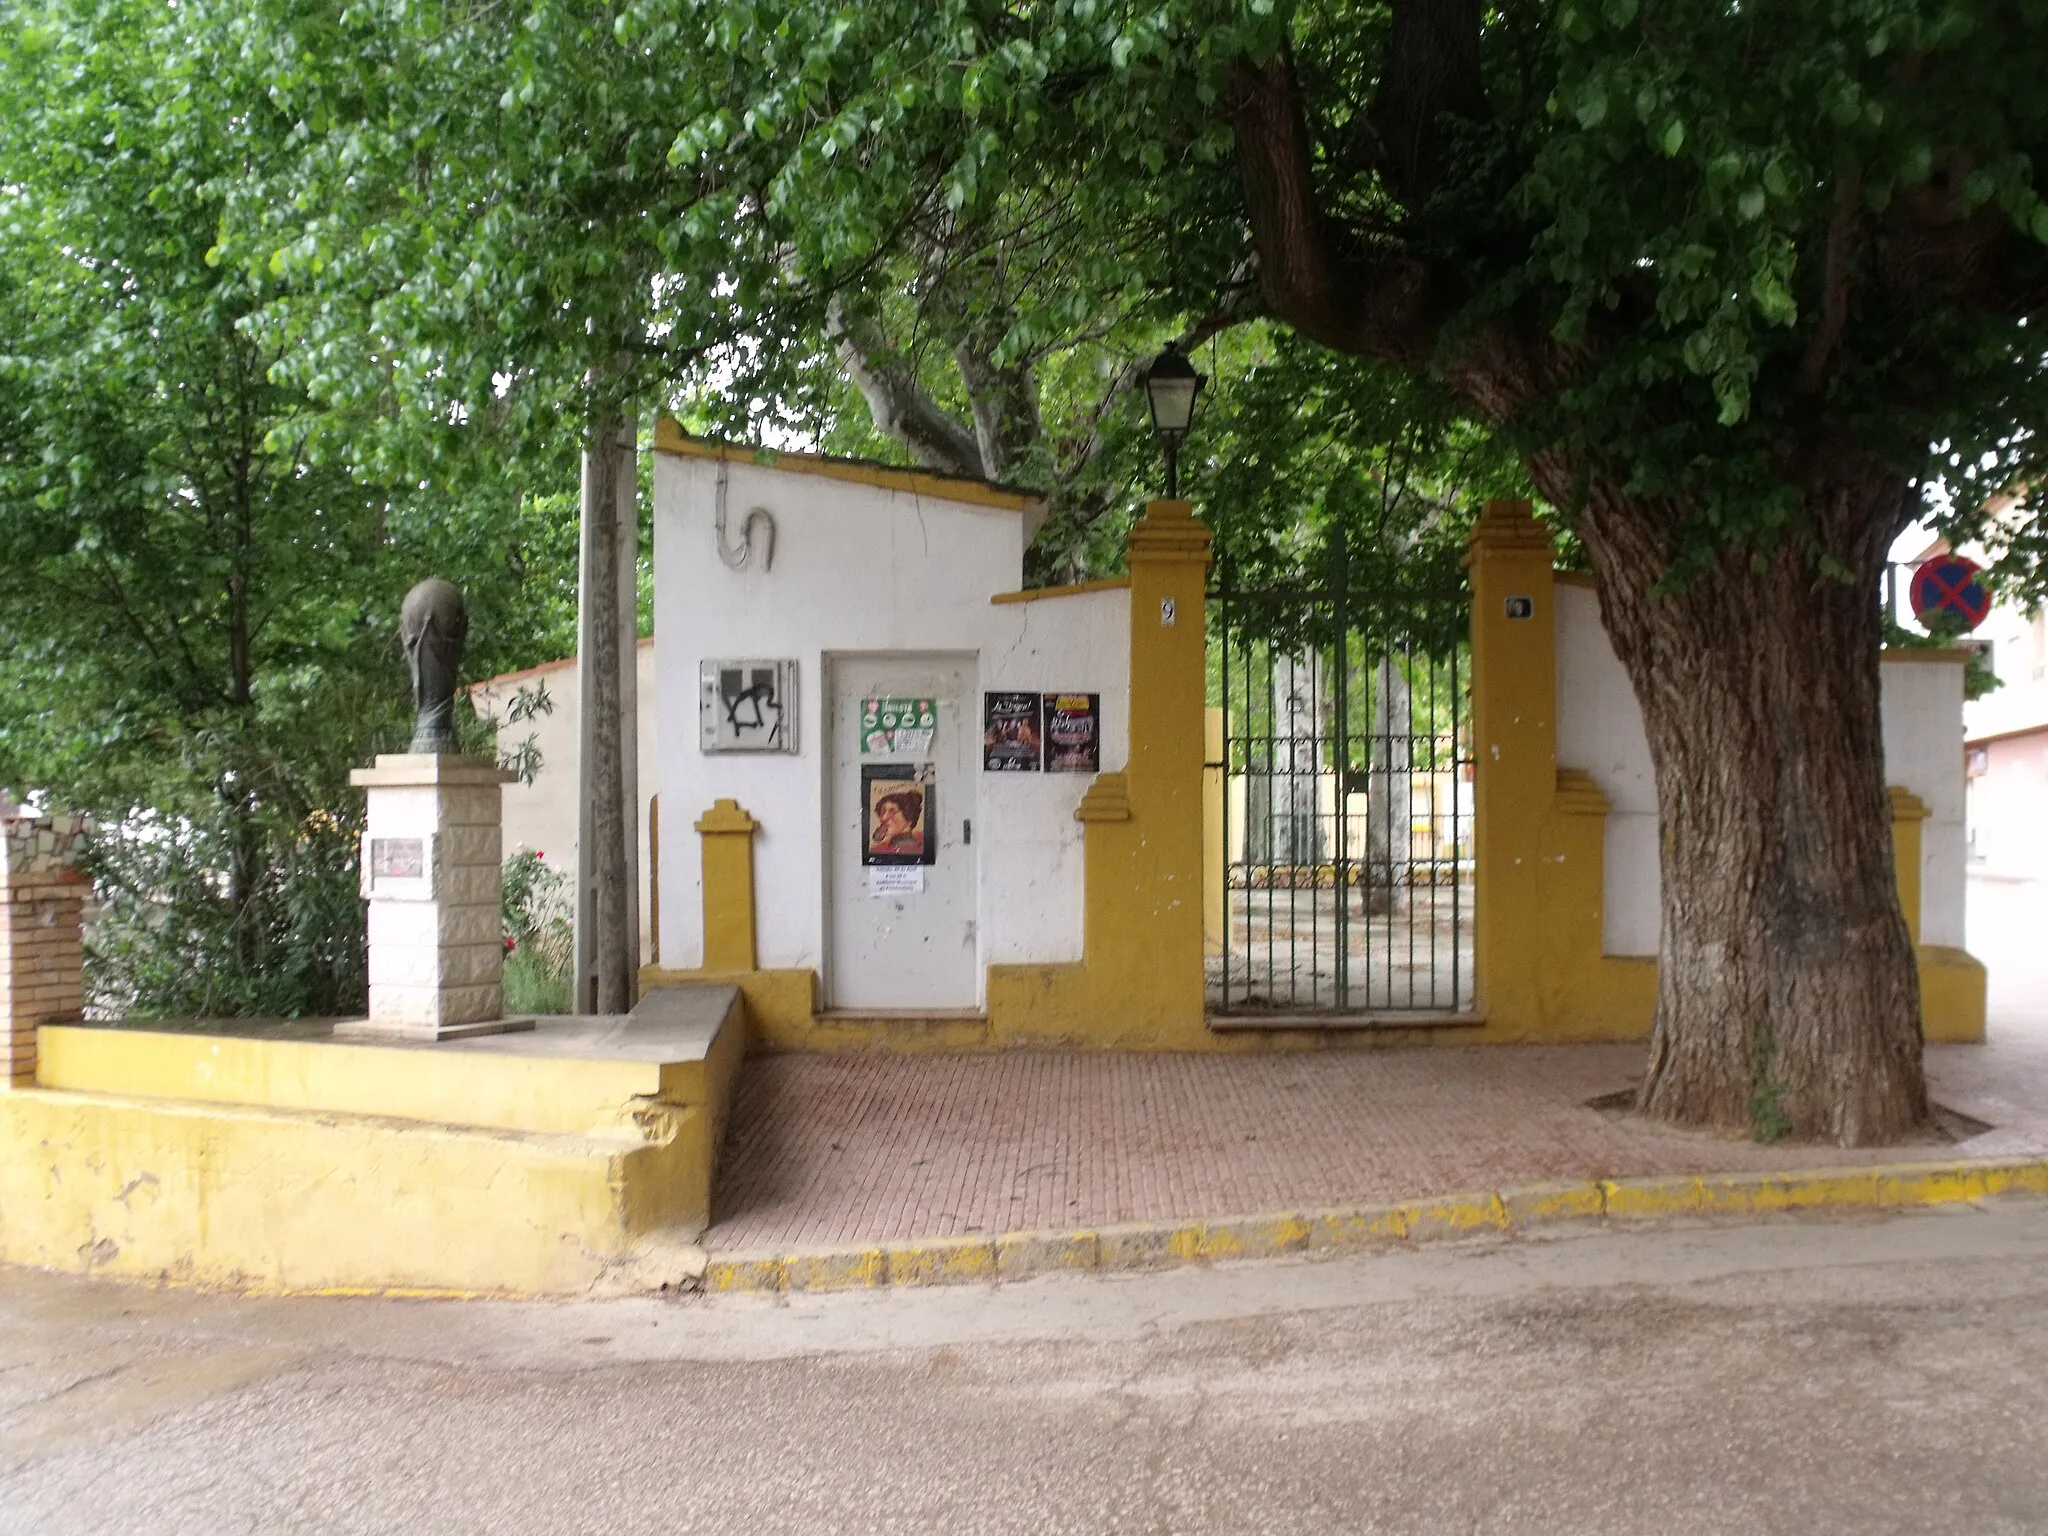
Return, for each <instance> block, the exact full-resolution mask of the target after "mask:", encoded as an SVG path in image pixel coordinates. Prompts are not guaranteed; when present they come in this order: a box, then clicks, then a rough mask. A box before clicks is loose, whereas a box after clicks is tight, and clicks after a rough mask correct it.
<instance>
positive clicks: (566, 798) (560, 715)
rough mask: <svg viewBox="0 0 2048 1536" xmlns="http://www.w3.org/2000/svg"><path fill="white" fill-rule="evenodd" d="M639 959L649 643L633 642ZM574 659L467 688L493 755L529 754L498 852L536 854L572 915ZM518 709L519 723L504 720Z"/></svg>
mask: <svg viewBox="0 0 2048 1536" xmlns="http://www.w3.org/2000/svg"><path fill="white" fill-rule="evenodd" d="M635 659H636V661H637V663H638V666H639V683H640V687H639V701H640V713H639V718H640V730H639V747H640V750H639V761H640V805H639V826H640V954H641V957H642V959H643V960H647V959H651V958H652V957H653V926H652V907H651V905H650V900H649V898H650V893H651V892H650V888H651V882H652V877H653V876H652V872H653V867H654V860H653V849H652V843H653V816H652V806H653V800H654V722H655V700H654V640H653V637H652V636H649V637H648V638H646V639H643V640H642V641H641V642H640V646H639V653H638V655H637V657H636V658H635ZM579 698H580V695H579V694H578V693H577V688H576V658H575V657H574V656H568V657H564V658H563V659H562V660H560V661H549V662H543V663H542V664H541V665H539V666H537V667H526V668H523V669H522V670H520V671H517V672H506V673H502V674H500V675H499V676H497V677H493V678H489V679H487V680H486V681H484V682H481V683H477V684H475V685H473V686H472V687H471V688H470V690H469V700H470V703H471V705H472V706H474V708H475V709H476V712H477V713H478V714H479V715H481V716H483V717H484V718H485V719H488V720H491V721H493V722H495V723H496V724H497V727H498V752H499V755H500V756H501V757H508V758H511V759H513V760H514V761H517V760H518V758H519V756H520V754H521V753H522V752H526V751H529V750H530V751H531V753H532V754H533V756H534V758H535V759H536V760H537V761H538V764H539V767H538V770H537V771H536V772H535V773H534V774H533V775H532V778H531V780H530V781H527V782H520V783H513V784H507V785H506V786H505V821H504V847H505V854H506V857H508V858H509V857H510V856H511V855H513V854H515V853H519V852H522V851H525V852H530V853H538V854H541V855H542V856H543V862H544V863H546V864H547V865H548V866H549V867H550V868H551V869H554V870H557V871H559V872H560V873H561V875H562V876H563V877H564V879H565V880H566V882H567V883H566V885H565V886H564V887H563V894H564V896H565V898H566V899H567V900H568V902H569V903H570V906H571V908H572V910H573V908H574V904H575V890H576V874H577V860H576V850H577V822H578V820H579V817H578V813H577V799H576V793H577V790H576V782H577V767H578V758H579V755H580V749H581V743H582V740H583V736H582V731H581V719H582V715H581V708H580V705H579V702H578V701H579ZM515 708H516V709H518V711H519V712H520V713H522V714H523V715H524V718H523V719H520V720H517V721H515V720H512V719H511V718H510V716H511V714H512V713H513V712H514V710H515Z"/></svg>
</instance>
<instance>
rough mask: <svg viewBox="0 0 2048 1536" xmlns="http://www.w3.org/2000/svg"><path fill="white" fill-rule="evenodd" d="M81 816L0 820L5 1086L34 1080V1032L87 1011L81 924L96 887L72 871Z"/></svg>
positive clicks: (0, 1010) (0, 1054) (0, 1018)
mask: <svg viewBox="0 0 2048 1536" xmlns="http://www.w3.org/2000/svg"><path fill="white" fill-rule="evenodd" d="M83 829H84V822H83V820H82V818H79V817H72V816H58V817H48V816H45V817H36V816H29V815H25V814H16V815H14V816H12V817H9V818H7V819H6V820H5V821H0V1061H4V1064H5V1068H6V1072H5V1076H4V1077H0V1086H4V1087H17V1086H23V1085H27V1084H30V1083H33V1082H34V1081H35V1077H36V1027H37V1026H38V1025H41V1024H51V1023H69V1022H73V1021H75V1020H77V1019H78V1017H79V1016H80V1014H81V1012H82V1011H83V1009H84V1007H85V973H84V962H83V958H82V956H81V954H80V952H79V925H80V921H81V919H82V917H83V914H84V911H85V899H86V897H87V895H89V894H90V892H91V884H90V882H89V881H88V880H87V878H86V877H85V875H83V874H82V873H80V872H79V871H78V870H76V869H75V868H73V867H72V858H73V856H74V855H75V853H76V851H77V847H78V842H79V836H80V833H81V832H82V831H83Z"/></svg>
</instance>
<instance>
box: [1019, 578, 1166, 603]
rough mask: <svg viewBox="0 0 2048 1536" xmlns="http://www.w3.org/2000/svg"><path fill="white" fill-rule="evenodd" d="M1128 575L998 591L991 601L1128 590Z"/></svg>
mask: <svg viewBox="0 0 2048 1536" xmlns="http://www.w3.org/2000/svg"><path fill="white" fill-rule="evenodd" d="M1130 589H1131V578H1130V577H1128V576H1104V577H1102V578H1101V579H1100V580H1097V581H1070V582H1067V583H1066V584H1065V585H1063V586H1057V587H1026V588H1024V589H1023V590H1022V591H1019V592H998V593H997V594H996V595H995V596H994V597H992V598H990V599H989V601H990V602H992V603H1035V602H1037V601H1038V600H1039V599H1040V598H1042V597H1079V596H1081V595H1082V594H1083V593H1087V592H1128V591H1129V590H1130Z"/></svg>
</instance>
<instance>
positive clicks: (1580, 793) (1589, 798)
mask: <svg viewBox="0 0 2048 1536" xmlns="http://www.w3.org/2000/svg"><path fill="white" fill-rule="evenodd" d="M1554 803H1555V805H1556V808H1557V811H1558V813H1559V814H1560V815H1563V816H1605V815H1606V814H1607V813H1608V812H1609V811H1610V810H1612V809H1613V806H1612V804H1611V803H1610V802H1609V800H1608V798H1607V795H1606V793H1605V792H1604V791H1603V790H1602V789H1601V788H1600V786H1599V785H1598V784H1596V783H1594V782H1593V775H1591V774H1590V773H1588V772H1586V770H1585V769H1583V768H1560V769H1558V770H1557V790H1556V800H1555V802H1554Z"/></svg>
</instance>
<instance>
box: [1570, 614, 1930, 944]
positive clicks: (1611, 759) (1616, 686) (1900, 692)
mask: <svg viewBox="0 0 2048 1536" xmlns="http://www.w3.org/2000/svg"><path fill="white" fill-rule="evenodd" d="M1556 590H1557V598H1556V608H1557V695H1558V697H1557V760H1558V765H1559V766H1560V767H1565V768H1583V769H1584V770H1585V771H1586V772H1587V773H1589V774H1590V775H1592V778H1593V782H1594V783H1595V784H1598V785H1599V786H1600V789H1601V791H1602V792H1603V793H1604V794H1605V795H1606V796H1607V799H1608V802H1609V805H1610V806H1611V808H1612V809H1611V811H1610V814H1609V816H1608V819H1607V846H1606V853H1605V867H1606V888H1605V913H1604V918H1603V929H1604V935H1605V949H1606V952H1607V953H1608V954H1610V955H1654V954H1655V953H1656V952H1657V933H1658V927H1659V921H1660V915H1661V907H1660V901H1661V886H1660V881H1659V870H1658V846H1657V786H1656V778H1655V775H1654V773H1653V771H1652V769H1651V766H1650V744H1649V738H1648V737H1647V736H1646V735H1645V733H1644V731H1643V716H1642V711H1641V709H1640V708H1638V707H1637V704H1636V697H1635V690H1634V689H1633V688H1632V687H1631V686H1630V685H1629V680H1628V674H1627V672H1626V671H1624V670H1623V668H1622V665H1621V662H1620V660H1619V658H1617V657H1616V656H1615V654H1614V648H1613V646H1612V645H1610V644H1609V643H1608V640H1607V633H1606V631H1605V630H1603V629H1602V628H1601V627H1600V604H1599V599H1598V596H1597V595H1596V594H1595V593H1594V592H1593V590H1592V589H1591V588H1590V587H1584V586H1579V585H1575V584H1567V583H1564V582H1559V583H1558V586H1557V589H1556ZM1962 674H1963V669H1962V667H1961V665H1960V664H1958V663H1955V662H1945V661H1912V660H1887V661H1886V662H1885V663H1884V666H1883V671H1882V678H1883V683H1882V687H1883V695H1882V702H1881V707H1882V709H1883V713H1884V754H1885V782H1886V783H1887V784H1897V785H1900V786H1901V787H1903V788H1905V789H1909V790H1911V791H1912V792H1913V793H1914V794H1915V795H1917V796H1919V797H1920V799H1921V800H1922V801H1923V802H1925V804H1926V806H1927V811H1928V816H1927V820H1926V821H1925V822H1924V823H1922V825H1921V833H1920V861H1921V868H1920V940H1921V942H1922V943H1923V944H1947V945H1953V946H1956V947H1958V948H1960V947H1961V946H1962V943H1963V894H1964V892H1963V882H1964V833H1963V760H1962V759H1963V675H1962Z"/></svg>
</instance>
